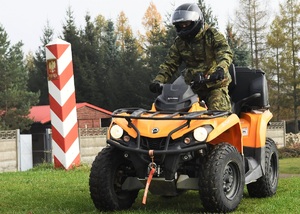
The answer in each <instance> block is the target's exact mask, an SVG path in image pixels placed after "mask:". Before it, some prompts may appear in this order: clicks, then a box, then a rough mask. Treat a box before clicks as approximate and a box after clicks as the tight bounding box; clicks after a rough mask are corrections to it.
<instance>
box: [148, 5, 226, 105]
mask: <svg viewBox="0 0 300 214" xmlns="http://www.w3.org/2000/svg"><path fill="white" fill-rule="evenodd" d="M172 24H173V25H174V26H175V28H176V32H177V37H176V38H175V41H174V43H173V45H172V46H171V47H170V50H169V53H168V55H167V56H166V58H165V62H164V63H162V64H161V65H160V67H159V68H160V70H159V72H158V74H157V76H156V77H155V78H154V80H153V81H152V83H151V84H150V85H149V88H150V90H151V91H152V92H154V93H156V92H159V90H160V84H161V83H166V82H168V81H170V79H171V77H172V76H173V75H174V74H175V73H176V72H177V71H178V68H179V66H180V65H181V64H182V63H185V66H186V69H185V73H184V77H185V81H186V83H187V84H191V83H192V82H193V84H192V88H193V90H194V91H195V93H197V94H198V95H199V97H200V98H201V100H204V101H205V102H206V105H207V107H208V109H210V110H226V111H230V110H231V103H230V97H229V95H228V85H229V83H230V82H231V76H230V74H229V70H228V69H229V66H230V64H231V63H232V52H231V50H230V47H229V45H228V43H227V41H226V39H225V37H224V36H223V35H222V34H221V33H220V32H218V31H217V30H216V29H215V28H213V27H211V26H209V25H207V24H205V23H204V19H203V15H202V12H201V10H200V8H199V7H198V6H197V4H195V3H186V4H182V5H180V6H179V7H177V8H176V10H175V11H174V13H173V15H172ZM199 74H203V75H204V76H205V77H206V78H210V79H212V80H215V81H211V82H207V83H205V84H199V82H198V84H197V77H198V79H199Z"/></svg>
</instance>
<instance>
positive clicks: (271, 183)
mask: <svg viewBox="0 0 300 214" xmlns="http://www.w3.org/2000/svg"><path fill="white" fill-rule="evenodd" d="M277 185H278V151H277V148H276V144H275V142H274V141H273V140H272V139H271V138H267V140H266V149H265V174H264V175H263V176H262V177H260V178H259V179H258V180H257V181H256V182H254V183H250V184H248V185H247V189H248V193H249V195H250V196H251V197H257V198H262V197H269V196H272V195H274V194H275V193H276V191H277Z"/></svg>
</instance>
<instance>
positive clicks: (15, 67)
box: [0, 25, 39, 131]
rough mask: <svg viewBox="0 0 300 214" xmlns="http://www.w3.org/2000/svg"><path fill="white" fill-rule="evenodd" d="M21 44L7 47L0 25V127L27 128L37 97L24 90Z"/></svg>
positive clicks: (5, 34)
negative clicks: (30, 111)
mask: <svg viewBox="0 0 300 214" xmlns="http://www.w3.org/2000/svg"><path fill="white" fill-rule="evenodd" d="M22 46H23V44H22V42H18V43H17V44H15V45H11V44H10V41H9V39H8V35H7V33H6V31H5V29H4V28H3V27H2V26H1V25H0V128H1V129H21V130H22V131H24V130H26V129H28V128H29V126H30V125H31V124H32V122H33V121H32V120H31V119H30V118H28V115H29V110H30V108H31V106H32V105H35V104H36V103H37V102H38V96H39V94H36V93H32V92H29V91H28V88H27V80H28V71H27V70H26V68H25V65H24V59H23V52H22Z"/></svg>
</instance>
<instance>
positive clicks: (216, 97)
mask: <svg viewBox="0 0 300 214" xmlns="http://www.w3.org/2000/svg"><path fill="white" fill-rule="evenodd" d="M195 92H196V93H197V94H198V96H199V99H200V100H204V101H205V104H206V106H207V107H208V109H209V110H221V111H231V102H230V96H229V94H228V87H227V86H226V87H221V88H214V89H212V88H209V89H205V90H203V89H202V90H197V91H195Z"/></svg>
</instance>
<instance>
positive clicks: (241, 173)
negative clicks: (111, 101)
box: [89, 66, 278, 212]
mask: <svg viewBox="0 0 300 214" xmlns="http://www.w3.org/2000/svg"><path fill="white" fill-rule="evenodd" d="M230 73H231V76H232V79H233V80H232V82H231V84H230V86H229V91H230V96H231V99H232V111H231V112H227V111H214V110H209V109H207V108H206V106H205V104H204V103H203V102H202V101H201V100H199V98H198V96H197V94H195V93H194V92H193V90H192V89H191V86H190V85H187V84H186V83H185V81H184V78H183V77H182V76H180V77H178V78H177V79H176V80H175V81H174V82H173V83H172V84H164V85H163V86H162V93H161V94H160V95H159V96H158V97H157V98H156V99H155V101H154V102H153V104H152V107H151V109H150V110H146V109H142V108H121V109H117V110H115V111H114V112H113V113H112V122H111V125H110V127H109V129H108V132H107V144H108V146H107V147H105V148H104V149H103V150H102V151H100V152H99V154H98V155H97V156H96V158H95V160H94V162H93V164H92V167H91V172H90V178H89V186H90V194H91V198H92V200H93V203H94V205H95V207H96V208H97V209H99V210H102V211H114V210H123V209H129V208H130V207H131V206H132V204H133V203H134V202H135V200H136V198H137V196H138V193H139V191H140V190H141V189H144V195H143V199H142V203H143V204H146V199H147V194H148V191H149V192H150V193H151V194H153V195H159V196H167V197H170V196H177V195H179V194H182V193H184V192H186V191H188V190H196V191H199V195H200V199H201V201H202V205H203V207H204V209H205V210H206V211H208V212H230V211H233V210H235V209H236V208H237V207H238V205H239V204H240V202H241V200H242V197H243V192H244V187H245V185H246V186H247V190H248V193H249V195H250V196H251V197H268V196H272V195H274V194H275V193H276V190H277V185H278V151H277V148H276V144H275V142H274V141H273V140H272V139H271V138H268V137H267V136H266V131H267V126H268V124H269V121H270V120H271V118H272V113H271V112H270V110H269V102H268V90H267V81H266V78H265V73H264V72H263V71H261V70H252V69H249V68H247V67H236V68H235V67H234V66H231V69H230ZM202 79H203V78H202ZM206 80H207V81H212V80H209V79H208V78H206V79H203V83H205V81H206Z"/></svg>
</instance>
